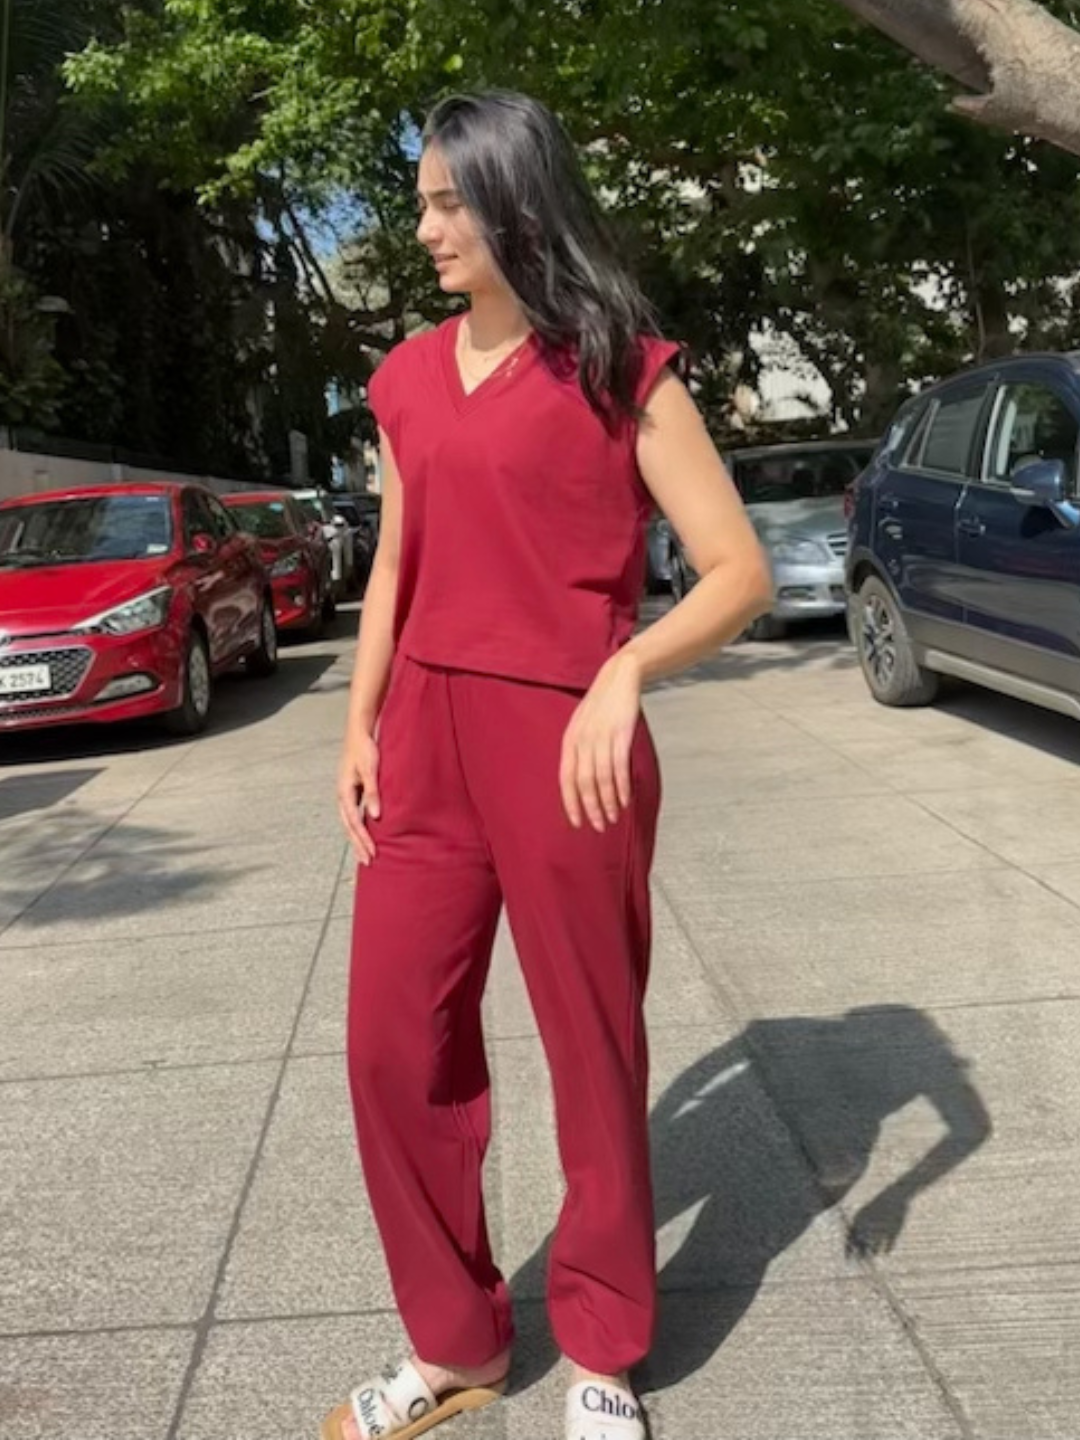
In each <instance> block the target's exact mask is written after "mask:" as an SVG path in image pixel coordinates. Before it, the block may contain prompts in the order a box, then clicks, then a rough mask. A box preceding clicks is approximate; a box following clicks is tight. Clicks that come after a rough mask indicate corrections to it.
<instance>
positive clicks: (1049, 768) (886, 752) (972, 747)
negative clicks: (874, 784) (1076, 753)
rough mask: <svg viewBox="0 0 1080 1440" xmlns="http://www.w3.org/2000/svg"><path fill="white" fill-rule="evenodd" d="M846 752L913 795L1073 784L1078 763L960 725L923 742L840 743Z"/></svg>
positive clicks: (903, 739) (901, 739) (895, 739)
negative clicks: (1003, 785) (1003, 786)
mask: <svg viewBox="0 0 1080 1440" xmlns="http://www.w3.org/2000/svg"><path fill="white" fill-rule="evenodd" d="M841 749H842V751H843V754H844V755H846V756H847V757H848V759H849V760H851V761H853V762H855V763H856V764H858V765H860V766H861V767H862V768H863V769H865V770H867V771H869V772H870V773H871V774H873V775H874V776H876V777H877V778H878V779H880V780H881V781H883V782H885V783H887V784H889V785H891V786H892V787H893V788H895V789H897V790H900V791H902V792H904V793H905V794H910V793H912V792H920V793H926V792H933V791H936V790H962V789H979V790H985V789H987V788H997V787H998V786H1000V785H1001V783H1002V778H1003V776H1004V777H1007V779H1008V782H1009V783H1010V784H1017V783H1019V782H1021V781H1022V782H1023V783H1024V785H1025V786H1029V785H1061V784H1074V783H1075V782H1076V780H1077V776H1078V772H1077V766H1076V762H1075V760H1072V759H1070V758H1066V757H1065V756H1062V755H1059V754H1053V753H1051V752H1047V751H1045V750H1039V749H1036V748H1034V747H1032V746H1026V745H1017V744H1015V743H1013V742H1011V741H1009V740H1008V739H1006V738H1005V737H1004V736H1000V735H988V734H985V733H980V732H979V731H978V730H976V729H974V728H973V727H971V726H968V725H965V726H958V727H957V728H956V730H955V731H954V732H952V733H949V734H946V735H933V736H928V737H925V738H921V739H916V738H915V737H911V738H908V737H903V736H900V735H896V736H893V737H892V738H890V739H889V740H869V741H866V740H862V741H852V742H848V743H845V744H842V746H841Z"/></svg>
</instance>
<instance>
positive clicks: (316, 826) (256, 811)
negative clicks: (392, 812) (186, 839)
mask: <svg viewBox="0 0 1080 1440" xmlns="http://www.w3.org/2000/svg"><path fill="white" fill-rule="evenodd" d="M133 818H134V819H136V820H137V821H138V822H139V823H140V824H142V825H149V826H153V827H155V828H159V829H162V830H179V831H182V832H185V833H192V832H193V831H195V830H198V833H199V835H200V836H201V837H203V838H204V839H205V840H207V841H209V842H213V841H215V840H218V839H219V838H220V837H223V836H226V837H228V838H230V839H231V840H232V841H233V842H234V843H236V844H238V845H244V844H246V843H247V842H248V841H249V840H251V839H253V838H254V839H260V838H263V837H268V836H277V835H280V836H282V837H288V838H289V839H290V840H291V841H292V842H293V843H299V844H302V843H303V841H304V840H306V839H307V838H308V837H309V836H312V835H317V834H319V833H320V832H326V831H331V830H332V828H333V826H334V825H336V824H337V811H336V808H335V805H334V797H333V790H332V788H327V789H325V790H324V789H323V788H322V787H321V786H320V787H318V788H316V787H315V786H313V785H312V784H310V782H304V783H301V784H299V785H296V784H292V783H290V782H289V781H287V780H286V779H285V778H284V777H281V778H279V779H278V780H277V781H276V782H275V783H273V784H270V783H269V782H268V783H267V784H265V785H261V786H245V787H240V788H238V787H234V786H233V785H232V784H231V783H223V784H221V785H220V787H217V788H214V787H211V788H210V789H209V790H207V787H205V786H202V785H200V786H199V787H198V789H197V790H170V791H164V792H162V791H155V792H154V793H153V794H152V795H148V796H147V797H146V798H145V799H143V800H141V801H140V802H139V804H138V806H137V807H136V809H135V811H134V814H133Z"/></svg>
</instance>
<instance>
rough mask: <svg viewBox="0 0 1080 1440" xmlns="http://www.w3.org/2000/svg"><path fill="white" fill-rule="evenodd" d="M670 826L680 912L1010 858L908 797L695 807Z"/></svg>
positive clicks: (668, 850) (667, 870)
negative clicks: (797, 884) (763, 892)
mask: <svg viewBox="0 0 1080 1440" xmlns="http://www.w3.org/2000/svg"><path fill="white" fill-rule="evenodd" d="M679 816H680V823H679V824H678V825H667V826H664V827H663V828H662V830H661V837H660V845H659V849H658V852H657V868H658V871H659V874H660V877H661V879H662V880H663V882H664V885H665V887H666V888H667V890H668V893H669V895H670V896H671V897H672V899H673V902H674V903H675V904H676V906H677V908H678V909H679V910H680V912H681V911H682V910H683V909H684V908H685V907H686V906H687V905H689V904H690V903H691V901H693V902H694V903H696V904H697V906H698V908H701V907H702V906H708V905H709V904H710V903H711V901H712V896H713V893H714V891H715V889H716V887H717V886H718V885H720V884H722V883H724V882H729V881H738V882H740V883H741V884H743V885H748V884H750V883H762V882H767V883H768V884H769V885H772V886H774V885H779V884H790V883H791V882H793V881H799V880H829V879H834V878H837V877H843V876H851V875H867V876H869V875H875V876H876V875H882V876H884V875H922V874H934V873H935V872H940V871H943V870H978V869H984V870H986V869H993V868H995V867H997V868H1000V866H1001V864H1002V862H1001V860H1000V859H999V858H997V857H996V856H994V855H990V854H987V852H986V851H985V850H984V849H982V848H981V847H980V846H978V845H975V844H973V843H972V842H971V841H969V840H966V839H964V837H963V836H961V835H958V834H957V833H956V832H955V830H953V829H951V828H950V827H949V826H948V825H946V824H944V823H942V822H941V821H939V820H937V819H936V818H935V817H934V816H932V815H929V814H927V812H926V811H925V810H924V809H922V808H921V807H920V806H918V805H915V804H912V802H911V801H910V800H907V799H905V798H903V797H902V796H898V795H875V796H871V797H861V796H836V797H821V798H817V799H801V798H800V799H792V798H788V799H785V800H784V802H783V803H782V804H778V803H777V802H776V801H757V800H755V801H748V800H742V801H732V802H730V803H728V804H726V805H723V806H719V805H712V806H701V807H697V808H694V809H691V808H690V807H687V808H686V809H683V810H680V812H679Z"/></svg>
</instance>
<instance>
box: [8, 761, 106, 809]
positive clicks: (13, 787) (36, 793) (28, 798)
mask: <svg viewBox="0 0 1080 1440" xmlns="http://www.w3.org/2000/svg"><path fill="white" fill-rule="evenodd" d="M102 768H103V767H100V766H99V767H98V768H97V769H93V770H91V769H89V768H87V769H85V770H55V771H51V772H46V773H45V774H43V775H9V776H7V777H6V778H4V779H0V820H13V819H14V818H15V817H16V816H17V815H25V814H27V813H29V812H30V811H33V810H48V809H49V807H50V806H51V805H58V804H59V803H60V802H61V801H62V800H66V799H67V798H68V796H70V795H73V794H74V793H75V791H76V790H78V789H80V788H81V787H82V786H83V785H88V784H89V783H90V781H91V780H95V779H97V777H98V776H99V775H100V774H101V773H102Z"/></svg>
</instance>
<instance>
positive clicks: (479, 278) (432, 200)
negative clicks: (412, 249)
mask: <svg viewBox="0 0 1080 1440" xmlns="http://www.w3.org/2000/svg"><path fill="white" fill-rule="evenodd" d="M416 190H417V199H418V202H419V206H420V223H419V225H418V226H417V227H416V238H417V239H418V240H419V241H420V244H421V245H423V247H424V249H425V250H427V252H428V253H429V254H430V256H431V258H432V260H433V261H434V262H435V269H436V271H437V272H438V276H439V284H440V286H441V287H442V289H443V290H445V291H446V293H447V294H448V295H466V294H467V295H475V294H477V293H479V292H482V291H485V290H492V289H500V288H505V287H504V284H503V280H502V277H501V275H500V274H499V271H498V269H497V268H496V265H495V262H494V260H493V259H492V257H491V251H490V250H489V249H488V247H487V243H486V242H485V240H484V238H483V236H482V235H481V233H480V227H479V226H478V225H477V223H476V221H475V220H474V219H473V216H472V214H471V213H470V211H469V209H468V207H467V206H466V205H465V203H464V201H463V200H462V198H461V196H460V195H459V194H458V192H457V190H456V189H455V187H454V179H453V176H452V175H451V174H450V171H449V169H448V167H447V164H446V161H445V160H444V159H443V157H442V154H441V152H440V151H439V148H438V146H437V145H429V146H428V147H427V149H426V150H425V151H424V153H423V155H421V157H420V169H419V173H418V175H417V181H416Z"/></svg>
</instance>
